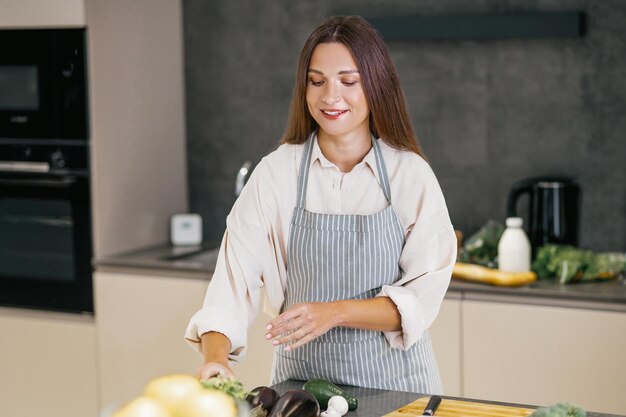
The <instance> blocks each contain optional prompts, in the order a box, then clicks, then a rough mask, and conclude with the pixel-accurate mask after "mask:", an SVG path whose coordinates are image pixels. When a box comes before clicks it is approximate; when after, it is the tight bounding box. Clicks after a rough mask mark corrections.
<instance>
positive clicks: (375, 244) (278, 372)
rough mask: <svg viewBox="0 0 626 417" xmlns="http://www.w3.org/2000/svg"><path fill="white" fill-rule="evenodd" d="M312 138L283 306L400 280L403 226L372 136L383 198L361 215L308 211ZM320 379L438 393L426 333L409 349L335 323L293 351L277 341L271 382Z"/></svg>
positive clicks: (347, 295)
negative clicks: (384, 204) (380, 207)
mask: <svg viewBox="0 0 626 417" xmlns="http://www.w3.org/2000/svg"><path fill="white" fill-rule="evenodd" d="M313 141H314V139H313V137H311V138H309V139H308V140H307V142H306V144H305V146H304V152H303V156H302V161H301V163H300V175H299V177H298V197H297V205H296V207H295V208H294V212H293V218H292V220H291V229H290V238H289V246H288V265H287V286H286V296H285V303H284V306H283V310H285V309H287V308H289V307H291V306H293V305H294V304H298V303H304V302H328V301H335V300H359V299H367V298H372V297H374V296H376V294H378V293H379V292H380V290H381V287H382V286H383V285H389V284H393V283H394V282H396V281H398V279H400V267H399V259H400V253H401V251H402V247H403V245H404V232H403V230H402V226H401V225H400V222H399V220H398V217H397V216H396V214H395V212H394V210H393V208H392V207H391V187H390V185H389V178H388V176H387V169H386V167H385V162H384V161H383V158H382V153H381V151H380V146H379V145H378V142H377V141H376V140H375V139H374V138H373V137H372V145H373V147H374V153H375V156H376V166H377V169H378V174H379V178H380V179H381V182H382V188H383V192H384V194H385V198H386V199H387V201H388V202H389V205H388V206H387V208H385V209H384V210H382V211H380V212H378V213H375V214H372V215H367V216H362V215H350V214H348V215H337V214H320V213H311V212H309V211H306V210H305V209H304V208H305V197H306V188H307V182H308V176H309V166H310V160H311V154H312V151H313ZM315 378H322V379H325V380H328V381H331V382H333V383H335V384H342V385H354V386H361V387H368V388H379V389H388V390H398V391H408V392H418V393H427V394H436V393H441V392H442V387H441V381H440V377H439V371H438V369H437V364H436V362H435V356H434V354H433V351H432V345H431V341H430V336H429V335H428V333H427V332H426V333H425V334H424V336H423V337H422V338H421V339H420V340H419V341H418V342H417V343H416V344H415V345H413V346H412V347H411V348H410V349H408V350H406V351H405V350H401V349H397V348H391V347H390V345H389V343H388V342H387V340H386V339H385V337H384V335H383V333H382V332H380V331H373V330H361V329H353V328H347V327H335V328H333V329H331V330H330V331H328V332H327V333H326V334H324V335H322V336H320V337H318V338H317V339H315V340H313V341H311V342H309V343H307V344H306V345H304V346H302V347H301V348H299V349H296V350H294V351H285V350H284V346H282V345H281V346H279V347H277V349H276V352H275V355H274V364H273V369H272V384H276V383H279V382H282V381H284V380H287V379H298V380H305V381H306V380H309V379H315Z"/></svg>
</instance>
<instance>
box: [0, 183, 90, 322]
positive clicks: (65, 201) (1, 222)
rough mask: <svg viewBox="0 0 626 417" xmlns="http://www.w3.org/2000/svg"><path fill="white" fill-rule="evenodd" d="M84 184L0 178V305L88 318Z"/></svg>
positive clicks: (86, 193) (87, 229)
mask: <svg viewBox="0 0 626 417" xmlns="http://www.w3.org/2000/svg"><path fill="white" fill-rule="evenodd" d="M91 253H92V249H91V220H90V198H89V180H88V178H87V177H86V176H78V175H41V174H29V173H25V172H22V173H11V174H7V173H2V174H0V305H5V306H14V307H30V308H37V309H47V310H59V311H71V312H83V311H87V312H92V311H93V301H92V299H93V297H92V280H91V275H92V274H91V272H92V271H91Z"/></svg>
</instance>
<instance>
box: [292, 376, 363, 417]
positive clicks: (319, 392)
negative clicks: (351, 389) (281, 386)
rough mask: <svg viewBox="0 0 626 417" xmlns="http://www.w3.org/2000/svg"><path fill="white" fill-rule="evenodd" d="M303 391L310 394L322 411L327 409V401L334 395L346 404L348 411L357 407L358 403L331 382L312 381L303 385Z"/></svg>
mask: <svg viewBox="0 0 626 417" xmlns="http://www.w3.org/2000/svg"><path fill="white" fill-rule="evenodd" d="M302 388H304V390H305V391H308V392H309V393H311V394H312V395H313V396H314V397H315V399H316V400H317V402H318V403H319V404H320V407H321V408H322V409H327V408H328V400H330V398H331V397H333V396H335V395H340V396H342V397H343V398H345V399H346V401H347V402H348V410H350V411H353V410H356V408H357V407H358V405H359V401H358V400H357V399H356V398H354V397H353V396H352V395H350V394H348V393H347V392H345V391H344V390H342V389H341V388H339V387H338V386H337V385H335V384H333V383H332V382H328V381H326V380H323V379H312V380H310V381H307V382H305V383H304V386H303V387H302Z"/></svg>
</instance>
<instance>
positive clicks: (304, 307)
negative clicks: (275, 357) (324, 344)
mask: <svg viewBox="0 0 626 417" xmlns="http://www.w3.org/2000/svg"><path fill="white" fill-rule="evenodd" d="M339 323H340V314H339V306H338V304H337V303H336V302H330V303H302V304H296V305H293V306H292V307H290V308H289V309H287V310H285V311H283V312H282V313H281V314H280V315H278V316H277V317H276V318H274V319H273V320H272V321H270V322H269V323H268V325H267V327H266V329H267V333H266V334H265V338H266V339H267V340H272V343H273V344H274V346H278V345H282V344H286V345H287V346H285V350H294V349H298V348H299V347H301V346H303V345H304V344H306V343H308V342H310V341H311V340H313V339H315V338H317V337H319V336H321V335H323V334H324V333H326V332H327V331H329V330H330V329H332V328H333V327H336V326H338V325H339Z"/></svg>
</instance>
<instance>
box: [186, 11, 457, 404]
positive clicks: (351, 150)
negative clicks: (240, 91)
mask: <svg viewBox="0 0 626 417" xmlns="http://www.w3.org/2000/svg"><path fill="white" fill-rule="evenodd" d="M282 143H283V144H282V145H281V146H280V147H279V148H278V149H277V150H276V151H274V152H272V153H271V154H269V155H268V156H266V157H265V158H263V160H262V161H261V162H260V163H259V165H258V166H257V168H256V169H255V171H254V173H253V174H252V176H251V178H250V180H249V182H248V184H247V185H246V187H245V188H244V190H243V192H242V194H241V195H240V197H239V199H238V200H237V202H236V203H235V205H234V206H233V209H232V211H231V213H230V214H229V216H228V218H227V230H226V233H225V235H224V239H223V242H222V246H221V249H220V255H219V259H218V263H217V266H216V270H215V273H214V275H213V278H212V280H211V283H210V285H209V289H208V291H207V294H206V298H205V302H204V306H203V308H202V310H200V311H199V312H198V313H197V314H196V315H194V317H193V318H192V319H191V322H190V324H189V327H188V329H187V332H186V338H187V339H188V340H189V341H190V342H192V343H195V344H196V345H197V346H198V348H199V349H200V350H201V352H202V353H203V356H204V363H205V364H204V366H203V367H202V368H201V369H200V378H201V379H205V378H209V377H211V376H213V375H217V374H223V375H228V376H233V374H232V371H231V370H230V363H236V362H238V361H240V360H241V359H242V358H243V356H244V354H245V349H246V332H247V327H248V325H250V324H252V322H253V321H254V319H255V317H256V313H257V311H258V309H259V306H260V304H261V300H260V295H259V294H260V289H261V287H263V286H264V287H265V289H266V294H267V300H266V306H268V305H269V306H270V307H272V308H273V309H275V310H276V311H277V312H280V314H279V315H277V316H276V317H275V318H274V319H272V320H271V321H270V322H269V323H268V324H267V327H266V328H267V334H266V339H267V340H268V343H273V345H274V346H275V347H276V350H275V357H274V365H273V370H272V382H273V383H278V382H281V381H283V380H286V379H300V380H308V379H313V378H323V379H327V380H330V381H332V382H334V383H337V384H346V385H356V386H364V387H370V388H381V389H394V390H402V391H412V392H421V393H441V382H440V379H439V373H438V370H437V366H436V363H435V358H434V355H433V352H432V347H431V342H430V337H429V335H428V332H427V329H428V327H429V326H430V324H431V323H432V322H433V320H434V319H435V317H436V315H437V313H438V311H439V307H440V305H441V301H442V299H443V297H444V294H445V292H446V290H447V287H448V284H449V282H450V275H451V270H452V266H453V264H454V260H455V258H456V238H455V235H454V231H453V228H452V225H451V223H450V219H449V216H448V212H447V209H446V205H445V201H444V198H443V195H442V193H441V190H440V188H439V185H438V183H437V180H436V178H435V176H434V174H433V172H432V170H431V169H430V167H429V165H428V164H427V163H426V162H425V160H424V159H423V156H422V152H421V150H420V147H419V145H418V144H417V139H416V137H415V135H414V133H413V130H412V128H411V126H410V122H409V118H408V115H407V112H406V109H405V104H404V97H403V94H402V91H401V90H400V87H399V81H398V77H397V74H396V71H395V68H394V66H393V63H392V62H391V59H390V57H389V54H388V52H387V49H386V47H385V45H384V42H383V41H382V38H381V37H380V35H379V34H378V32H377V31H376V30H375V29H374V28H373V27H372V26H370V25H369V23H367V22H366V21H365V20H364V19H363V18H361V17H358V16H349V17H332V18H330V19H328V20H327V21H325V22H324V23H323V24H322V25H320V26H319V27H318V28H317V29H315V31H313V33H312V34H311V35H310V37H309V38H308V40H307V42H306V44H305V45H304V47H303V49H302V52H301V54H300V60H299V64H298V68H297V73H296V86H295V89H294V95H293V100H292V105H291V111H290V117H289V121H288V126H287V129H286V133H285V135H284V137H283V139H282ZM243 312H246V315H245V316H242V313H243Z"/></svg>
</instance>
